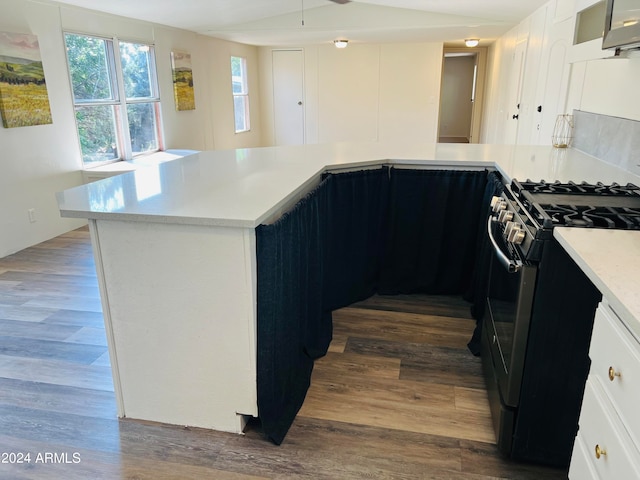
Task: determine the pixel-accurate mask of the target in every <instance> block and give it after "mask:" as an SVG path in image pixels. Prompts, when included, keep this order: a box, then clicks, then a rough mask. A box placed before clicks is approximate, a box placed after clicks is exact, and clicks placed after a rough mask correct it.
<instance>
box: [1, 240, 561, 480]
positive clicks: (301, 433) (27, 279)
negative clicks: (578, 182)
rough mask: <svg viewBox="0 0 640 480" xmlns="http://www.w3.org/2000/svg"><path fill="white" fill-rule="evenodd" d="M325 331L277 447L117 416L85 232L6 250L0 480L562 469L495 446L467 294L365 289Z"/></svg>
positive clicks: (448, 474) (512, 473) (511, 475)
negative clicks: (329, 335)
mask: <svg viewBox="0 0 640 480" xmlns="http://www.w3.org/2000/svg"><path fill="white" fill-rule="evenodd" d="M334 329H335V335H334V340H333V342H332V344H331V348H330V351H329V353H328V354H327V356H326V357H324V358H322V359H321V360H319V361H318V362H317V363H316V367H315V369H314V373H313V378H312V386H311V388H310V390H309V393H308V395H307V398H306V401H305V404H304V405H303V407H302V409H301V411H300V413H299V415H298V417H297V418H296V420H295V422H294V424H293V426H292V428H291V430H290V431H289V434H288V435H287V437H286V439H285V441H284V443H283V444H282V445H281V446H275V445H273V444H271V443H269V442H267V441H266V440H264V438H263V436H262V435H261V433H260V427H259V423H258V422H254V423H255V424H250V425H249V426H248V428H247V430H246V432H245V435H234V434H227V433H220V432H215V431H207V430H201V429H193V428H184V427H179V426H168V425H161V424H154V423H148V422H140V421H135V420H130V419H124V420H119V419H117V418H116V405H115V399H114V393H113V385H112V380H111V370H110V367H109V358H108V354H107V347H106V340H105V334H104V326H103V323H102V315H101V305H100V298H99V293H98V287H97V281H96V275H95V271H94V263H93V257H92V253H91V245H90V241H89V236H88V231H87V230H86V229H80V230H76V231H73V232H69V233H68V234H65V235H61V236H59V237H57V238H55V239H52V240H50V241H47V242H44V243H42V244H40V245H36V246H34V247H31V248H28V249H26V250H23V251H21V252H19V253H16V254H14V255H10V256H8V257H5V258H3V259H0V455H1V457H0V479H11V480H13V479H47V480H49V479H66V480H73V479H99V478H104V479H154V480H157V479H190V478H194V479H249V478H279V479H282V478H310V479H311V478H312V479H316V478H317V479H352V478H353V479H384V478H394V479H396V478H397V479H474V480H481V479H490V478H491V479H496V478H500V479H502V478H508V479H535V480H539V479H560V478H566V473H565V472H564V471H559V470H554V469H548V468H544V467H537V466H532V465H523V464H518V463H513V462H510V461H508V460H506V459H504V458H502V457H501V455H499V453H498V452H497V450H496V447H495V444H494V442H495V439H494V435H493V432H492V428H491V421H490V414H489V409H488V403H487V397H486V391H485V389H484V384H483V380H482V375H481V370H480V361H479V359H477V358H475V357H473V356H471V355H470V354H469V353H468V351H467V349H466V342H467V340H468V339H469V336H470V334H471V331H472V329H473V321H472V320H471V319H470V317H469V314H468V307H467V305H466V304H464V302H462V301H461V300H458V299H455V298H449V297H422V296H404V297H403V296H400V297H386V298H385V297H373V298H371V299H369V300H367V301H365V302H361V303H359V304H355V305H352V306H351V307H349V308H345V309H342V310H340V311H337V312H335V314H334ZM158 348H162V346H161V345H159V346H158ZM221 388H224V386H221ZM26 454H29V455H30V462H29V463H16V462H17V461H18V460H20V459H22V460H23V461H24V460H26V457H25V455H26Z"/></svg>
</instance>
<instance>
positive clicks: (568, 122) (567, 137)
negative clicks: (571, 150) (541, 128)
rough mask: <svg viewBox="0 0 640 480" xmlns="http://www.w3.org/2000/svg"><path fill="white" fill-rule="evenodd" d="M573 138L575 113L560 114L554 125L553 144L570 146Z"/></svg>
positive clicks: (564, 146)
mask: <svg viewBox="0 0 640 480" xmlns="http://www.w3.org/2000/svg"><path fill="white" fill-rule="evenodd" d="M572 140H573V115H569V114H564V115H558V117H557V118H556V124H555V126H554V127H553V135H552V137H551V144H552V145H553V146H554V147H556V148H568V147H570V146H571V142H572Z"/></svg>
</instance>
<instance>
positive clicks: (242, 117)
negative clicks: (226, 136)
mask: <svg viewBox="0 0 640 480" xmlns="http://www.w3.org/2000/svg"><path fill="white" fill-rule="evenodd" d="M231 83H232V85H233V113H234V117H235V122H236V133H240V132H248V131H249V130H250V129H251V122H250V120H249V119H250V115H249V88H248V87H247V60H246V59H245V58H242V57H231Z"/></svg>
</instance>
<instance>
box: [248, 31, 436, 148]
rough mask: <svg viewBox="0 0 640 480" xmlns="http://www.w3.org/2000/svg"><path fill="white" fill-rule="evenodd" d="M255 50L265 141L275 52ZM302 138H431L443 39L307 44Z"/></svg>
mask: <svg viewBox="0 0 640 480" xmlns="http://www.w3.org/2000/svg"><path fill="white" fill-rule="evenodd" d="M277 48H278V47H262V48H260V78H261V82H260V83H261V90H260V97H261V99H262V102H263V104H262V114H263V116H262V131H263V143H264V144H273V143H274V133H273V81H272V60H271V58H272V55H271V52H272V50H273V49H277ZM303 50H304V63H305V65H304V90H305V99H304V104H305V106H306V108H305V138H306V143H326V142H337V141H342V140H350V141H403V140H406V141H415V140H416V139H420V140H421V141H424V142H435V141H436V135H437V126H438V102H439V97H440V75H441V65H442V44H441V43H415V44H385V45H378V44H349V46H348V47H347V48H346V49H343V50H339V49H336V48H335V47H334V46H333V45H320V46H311V47H304V48H303Z"/></svg>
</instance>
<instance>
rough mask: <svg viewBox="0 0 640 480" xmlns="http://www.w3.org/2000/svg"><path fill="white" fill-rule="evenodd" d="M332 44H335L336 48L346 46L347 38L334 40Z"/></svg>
mask: <svg viewBox="0 0 640 480" xmlns="http://www.w3.org/2000/svg"><path fill="white" fill-rule="evenodd" d="M333 44H334V45H335V46H336V48H347V45H348V44H349V40H344V39H341V40H334V41H333Z"/></svg>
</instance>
